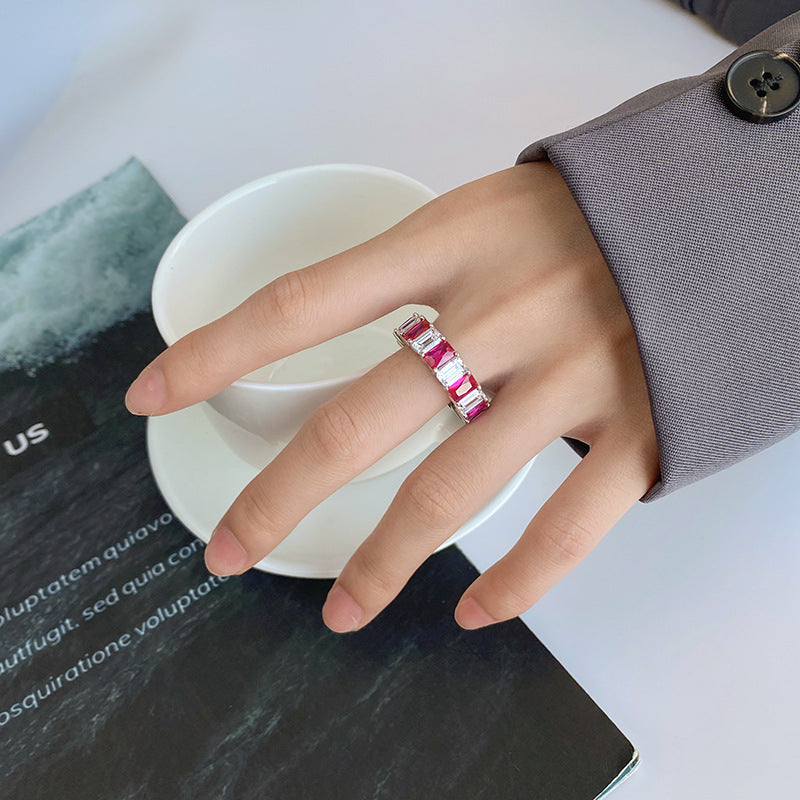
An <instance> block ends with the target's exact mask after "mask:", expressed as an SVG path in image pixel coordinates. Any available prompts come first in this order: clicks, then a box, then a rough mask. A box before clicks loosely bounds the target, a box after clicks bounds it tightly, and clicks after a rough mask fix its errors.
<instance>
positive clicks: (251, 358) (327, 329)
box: [125, 234, 434, 415]
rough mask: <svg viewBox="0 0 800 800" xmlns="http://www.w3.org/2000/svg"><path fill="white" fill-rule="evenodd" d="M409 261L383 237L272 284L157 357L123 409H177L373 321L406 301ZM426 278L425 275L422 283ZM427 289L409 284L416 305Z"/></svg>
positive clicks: (142, 411) (154, 412)
mask: <svg viewBox="0 0 800 800" xmlns="http://www.w3.org/2000/svg"><path fill="white" fill-rule="evenodd" d="M410 260H411V259H409V258H408V257H406V258H405V260H403V259H401V256H400V254H399V253H398V252H397V250H396V248H393V247H392V246H390V245H389V243H387V241H386V237H385V234H383V235H381V236H379V237H376V238H375V239H370V240H369V241H368V242H365V243H363V244H361V245H358V246H356V247H354V248H351V249H350V250H346V251H344V252H343V253H339V254H338V255H335V256H332V257H331V258H328V259H325V260H324V261H320V262H317V263H316V264H312V265H310V266H308V267H304V268H302V269H298V270H294V271H292V272H288V273H286V274H284V275H282V276H280V277H279V278H276V279H275V280H274V281H271V282H270V283H268V284H267V285H266V286H264V287H263V288H262V289H259V290H258V291H257V292H255V293H254V294H252V295H250V297H248V298H247V299H246V300H245V301H244V302H242V303H241V304H240V305H238V306H237V307H236V308H234V309H233V310H231V311H229V312H228V313H227V314H224V315H223V316H222V317H220V318H219V319H217V320H215V321H214V322H210V323H208V324H207V325H204V326H202V327H201V328H198V329H197V330H194V331H192V332H191V333H188V334H186V336H184V337H182V338H181V339H179V340H178V341H177V342H175V343H174V344H173V345H171V346H170V347H168V348H167V349H166V350H165V351H164V352H163V353H161V354H160V355H159V356H157V357H156V358H155V359H154V360H153V361H152V362H151V363H150V364H148V365H147V367H145V368H144V370H142V372H141V373H140V374H139V376H138V377H137V378H136V380H135V381H134V382H133V383H132V384H131V386H130V388H129V389H128V392H127V394H126V396H125V405H126V406H127V407H128V410H129V411H132V412H133V413H135V414H148V415H157V414H167V413H170V412H172V411H177V410H179V409H181V408H185V407H186V406H189V405H192V404H193V403H197V402H199V401H200V400H205V399H206V398H208V397H212V396H213V395H215V394H217V393H218V392H220V391H221V390H222V389H224V388H225V387H226V386H228V385H229V384H230V383H232V382H233V381H235V380H237V379H238V378H241V377H242V376H243V375H247V374H248V373H249V372H252V371H253V370H255V369H258V368H259V367H262V366H264V365H266V364H270V363H272V362H273V361H277V360H278V359H281V358H284V357H286V356H288V355H291V354H292V353H296V352H297V351H299V350H304V349H306V348H308V347H312V346H314V345H316V344H319V343H321V342H324V341H326V340H328V339H331V338H333V337H334V336H338V335H339V334H342V333H346V332H347V331H351V330H354V329H355V328H358V327H360V326H362V325H365V324H366V323H368V322H371V321H372V320H375V319H378V318H379V317H381V316H383V315H384V314H387V313H388V312H390V311H392V310H394V309H395V308H397V307H398V306H400V305H403V304H404V303H405V302H407V300H406V299H405V297H404V295H406V294H407V293H408V292H407V287H408V285H409V283H410V280H411V273H412V271H413V270H412V269H409V267H410V266H411V264H409V261H410ZM401 262H402V263H401ZM433 273H434V271H433V270H429V271H427V278H428V284H429V285H430V281H431V279H432V277H433ZM420 284H421V285H420ZM429 285H428V286H426V285H425V279H424V278H423V280H421V281H416V280H415V285H414V295H415V297H414V300H415V302H422V303H425V302H426V301H425V295H426V293H427V292H428V291H429Z"/></svg>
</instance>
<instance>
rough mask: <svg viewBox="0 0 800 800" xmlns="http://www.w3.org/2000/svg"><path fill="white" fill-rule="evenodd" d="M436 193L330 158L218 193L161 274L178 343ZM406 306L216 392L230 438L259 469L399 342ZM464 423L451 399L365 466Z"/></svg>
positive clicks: (211, 409) (392, 462) (390, 460)
mask: <svg viewBox="0 0 800 800" xmlns="http://www.w3.org/2000/svg"><path fill="white" fill-rule="evenodd" d="M434 197H435V194H434V193H433V192H432V191H431V190H430V189H428V188H426V187H425V186H423V185H422V184H421V183H418V182H417V181H415V180H412V179H411V178H407V177H406V176H404V175H401V174H399V173H397V172H392V171H390V170H386V169H381V168H378V167H369V166H361V165H350V164H323V165H319V166H311V167H301V168H299V169H291V170H287V171H285V172H278V173H276V174H274V175H268V176H266V177H264V178H261V179H259V180H256V181H253V182H252V183H248V184H247V185H246V186H242V187H241V188H239V189H235V190H234V191H232V192H230V193H229V194H227V195H225V196H224V197H223V198H221V199H220V200H217V201H216V202H215V203H213V204H212V205H210V206H209V207H208V208H206V209H205V210H204V211H202V212H201V213H200V214H198V215H197V216H196V217H195V218H194V219H192V220H191V221H190V222H189V223H187V225H186V226H185V227H184V228H183V229H182V230H181V231H180V233H178V235H177V236H176V237H175V239H174V240H173V242H172V243H171V244H170V246H169V247H168V248H167V250H166V252H165V253H164V255H163V256H162V258H161V261H160V263H159V265H158V268H157V270H156V274H155V278H154V280H153V292H152V304H153V315H154V317H155V321H156V324H157V326H158V329H159V331H160V333H161V336H162V337H163V338H164V341H165V342H166V343H167V345H171V344H173V343H174V342H176V341H177V340H178V339H180V338H181V337H182V336H184V335H185V334H187V333H189V332H190V331H192V330H194V329H195V328H198V327H200V326H202V325H205V324H206V323H208V322H211V321H212V320H214V319H217V318H218V317H220V316H222V315H223V314H225V313H226V312H228V311H229V310H231V309H232V308H234V307H235V306H237V305H239V303H241V302H242V301H243V300H244V299H245V298H247V297H248V296H249V295H251V294H252V293H253V292H255V291H256V290H257V289H260V288H261V287H262V286H264V285H265V284H267V283H269V282H270V281H272V280H273V279H275V278H277V277H278V276H280V275H282V274H283V273H286V272H289V271H291V270H294V269H298V268H300V267H304V266H307V265H309V264H313V263H315V262H317V261H321V260H322V259H325V258H328V257H329V256H332V255H334V254H335V253H339V252H341V251H343V250H346V249H348V248H350V247H353V246H355V245H357V244H360V243H361V242H364V241H366V240H367V239H370V238H372V237H373V236H375V235H377V234H378V233H381V232H382V231H384V230H386V229H387V228H390V227H391V226H392V225H394V224H395V223H397V222H399V221H400V220H401V219H403V218H404V217H406V216H408V214H410V213H411V212H412V211H414V210H415V209H417V208H419V207H420V206H422V205H424V204H425V203H427V202H428V201H429V200H431V199H432V198H434ZM414 311H418V312H419V313H423V314H426V315H428V316H429V317H430V316H431V314H433V315H434V316H435V312H432V310H431V309H429V308H427V307H426V306H404V307H402V308H399V309H397V310H396V311H394V312H392V313H390V314H387V315H386V316H384V317H382V318H380V319H378V320H376V321H374V322H371V323H369V324H368V325H365V326H363V327H361V328H358V329H356V330H354V331H351V332H349V333H345V334H342V335H341V336H337V337H335V338H333V339H331V340H329V341H327V342H323V343H322V344H319V345H316V346H314V347H310V348H308V349H307V350H304V351H301V352H300V353H297V354H294V355H291V356H289V357H287V358H285V359H281V360H280V361H277V362H275V363H273V364H269V365H266V366H264V367H262V368H260V369H258V370H256V371H255V372H252V373H250V374H249V375H247V376H245V377H243V378H240V379H239V380H237V381H235V382H234V383H233V384H231V385H230V386H229V387H227V388H226V389H223V390H222V391H221V392H220V393H219V394H217V395H216V396H214V397H212V398H210V399H209V400H208V401H207V402H206V403H205V404H204V407H205V410H206V412H207V414H208V417H209V420H210V421H211V423H212V424H213V426H214V428H215V429H216V431H217V432H218V433H219V434H220V436H221V437H222V438H223V439H224V440H225V442H226V443H227V444H228V445H229V446H230V447H231V448H232V449H233V450H234V451H235V452H236V453H237V454H238V455H239V456H240V457H241V458H243V459H244V460H246V461H247V462H248V463H250V464H252V465H253V466H255V467H257V468H258V469H261V468H263V467H264V466H266V464H267V463H269V462H270V461H271V460H272V459H273V458H274V457H275V455H276V454H277V453H278V452H279V450H280V449H281V448H282V447H283V446H285V444H286V443H287V442H288V441H289V440H290V439H291V438H292V436H294V434H295V433H296V432H297V431H298V430H299V428H300V427H301V426H302V424H303V422H304V421H305V420H306V418H307V417H308V416H309V414H310V413H311V412H312V411H313V410H314V409H315V408H317V407H318V406H319V405H320V404H322V403H323V402H325V401H326V400H328V399H330V398H331V397H333V396H334V395H335V394H336V393H337V392H339V391H340V390H341V389H343V388H344V387H345V386H347V385H348V384H350V383H352V382H353V381H354V380H356V379H357V378H358V377H359V376H361V375H363V374H364V373H365V372H367V371H368V370H369V369H370V368H371V367H372V366H374V365H375V364H377V363H378V362H379V361H381V360H383V359H384V358H386V357H387V356H389V355H391V354H392V353H393V352H395V351H396V350H397V348H398V345H397V343H396V340H395V339H394V336H393V334H392V331H393V329H394V328H395V327H397V325H399V324H400V323H401V322H403V321H404V320H405V319H407V318H408V317H409V316H410V315H411V314H412V313H413V312H414ZM458 427H459V423H458V420H457V419H456V416H455V414H453V412H452V411H451V410H450V409H448V408H446V407H445V408H444V409H443V410H442V411H441V412H440V413H439V414H437V415H436V416H435V417H434V418H433V419H432V420H430V421H429V422H428V423H427V424H426V425H424V426H423V427H422V428H421V429H420V430H419V431H418V432H417V433H416V434H414V435H413V436H411V437H409V438H408V439H407V440H406V441H405V442H403V443H402V444H400V445H399V446H398V447H396V448H395V449H394V450H393V451H392V452H391V453H389V454H387V455H385V456H384V457H383V458H382V459H380V461H378V462H377V463H376V464H374V465H373V466H372V467H370V468H369V469H367V470H365V471H364V472H363V473H361V475H360V476H359V479H362V480H363V479H366V478H370V477H374V476H375V475H379V474H381V473H383V472H386V471H388V470H390V469H394V468H395V467H397V466H399V465H400V464H402V463H404V462H405V461H407V460H409V459H410V458H413V457H414V456H415V455H417V454H419V453H420V452H421V451H422V450H424V449H426V448H427V447H429V446H431V445H432V444H435V443H438V442H440V441H442V440H443V439H444V438H446V437H447V436H448V435H449V434H450V433H452V432H453V431H454V430H455V429H456V428H458Z"/></svg>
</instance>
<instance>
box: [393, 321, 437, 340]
mask: <svg viewBox="0 0 800 800" xmlns="http://www.w3.org/2000/svg"><path fill="white" fill-rule="evenodd" d="M409 323H411V325H410V327H406V326H407V325H409ZM430 326H431V324H430V322H428V320H426V319H418V320H416V322H415V321H414V317H411V318H410V319H408V320H406V321H405V322H404V323H403V324H402V325H401V326H400V328H399V331H400V335H401V336H402V337H403V338H404V339H405V340H406V341H408V342H410V341H412V340H413V339H416V338H417V336H419V334H421V333H422V331H426V330H428V328H430Z"/></svg>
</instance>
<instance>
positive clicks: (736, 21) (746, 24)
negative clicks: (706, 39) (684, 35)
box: [673, 0, 800, 44]
mask: <svg viewBox="0 0 800 800" xmlns="http://www.w3.org/2000/svg"><path fill="white" fill-rule="evenodd" d="M673 2H675V3H678V5H680V6H683V8H685V9H687V11H691V12H692V13H693V14H697V15H699V16H701V17H703V18H705V19H706V20H708V22H709V23H710V24H711V25H713V26H714V28H716V30H718V31H719V32H720V33H721V34H722V35H723V36H725V37H727V38H728V39H730V40H731V41H732V42H736V43H737V44H741V43H742V42H746V41H747V40H748V39H750V38H752V37H753V36H755V35H756V34H757V33H758V32H759V31H763V30H764V28H768V27H769V26H770V25H774V24H775V23H776V22H779V21H780V20H782V19H784V18H785V17H788V16H789V14H793V13H794V12H795V11H800V2H798V0H673Z"/></svg>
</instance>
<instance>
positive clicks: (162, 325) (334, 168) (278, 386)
mask: <svg viewBox="0 0 800 800" xmlns="http://www.w3.org/2000/svg"><path fill="white" fill-rule="evenodd" d="M345 171H346V172H354V173H358V172H361V173H368V174H371V175H381V176H383V177H386V178H392V179H394V180H396V181H398V182H399V183H402V184H405V185H406V186H409V187H412V188H415V189H421V190H423V192H424V193H426V194H428V195H429V201H430V200H433V199H434V198H435V197H436V196H437V195H436V193H435V192H434V191H433V190H432V189H431V188H429V187H428V186H426V185H425V184H424V183H422V182H421V181H418V180H416V179H415V178H410V177H409V176H408V175H404V174H403V173H402V172H397V171H396V170H392V169H388V168H386V167H375V166H371V165H369V164H348V163H331V164H310V165H307V166H303V167H292V168H290V169H284V170H280V171H279V172H272V173H270V174H268V175H264V176H262V177H261V178H256V179H255V180H252V181H249V182H248V183H245V184H243V185H242V186H239V187H237V188H235V189H232V190H231V191H229V192H227V193H226V194H224V195H223V196H222V197H220V198H218V199H217V200H214V201H212V202H211V203H209V205H207V206H206V207H205V208H203V209H202V210H201V211H200V212H198V213H197V214H195V216H193V217H192V218H191V219H190V220H189V221H188V222H187V223H186V224H185V225H184V226H183V227H182V228H181V229H180V231H178V233H177V234H176V236H175V238H174V239H173V240H172V241H171V242H170V244H169V246H168V247H167V249H166V250H165V251H164V253H163V254H162V256H161V258H160V259H159V262H158V266H157V267H156V271H155V273H154V275H153V284H152V288H151V291H150V306H151V308H152V312H153V318H154V320H155V323H156V327H157V328H158V332H159V333H160V334H161V338H162V339H163V340H164V341H165V342H166V343H167V346H168V347H169V346H171V345H173V344H174V343H175V342H176V341H177V340H178V338H180V337H178V336H177V335H176V334H175V329H174V328H173V327H172V326H171V325H170V323H169V321H168V320H167V318H166V315H165V312H164V307H163V303H162V302H158V301H157V299H156V297H157V292H158V291H159V290H160V288H161V286H162V285H163V284H164V282H165V281H166V277H165V276H166V275H167V273H168V271H169V270H168V265H169V263H170V261H172V259H173V258H174V257H175V253H176V251H177V250H179V249H180V248H181V247H182V246H183V244H184V243H185V242H186V240H187V239H188V238H189V237H190V236H191V235H192V234H193V233H194V231H195V230H196V229H197V228H199V227H200V226H201V225H203V224H204V223H205V222H206V221H208V220H209V219H210V218H211V217H213V216H214V215H215V214H218V213H219V212H220V211H222V210H223V209H224V208H227V207H228V206H229V205H231V204H232V203H234V202H236V201H238V200H240V199H241V198H243V197H246V196H247V195H249V194H251V193H252V192H255V191H258V190H260V189H262V188H264V187H265V186H269V185H270V184H273V183H277V182H278V181H280V180H285V179H286V178H289V177H293V176H295V175H300V174H303V173H308V172H345ZM370 369H371V367H367V368H366V369H361V370H357V371H356V372H352V373H349V374H347V375H339V376H336V377H333V378H323V379H320V380H315V381H304V382H302V383H271V382H269V381H254V380H250V379H248V378H245V377H242V378H237V379H236V380H235V381H233V382H232V383H231V384H229V385H230V386H237V387H240V388H242V389H245V388H246V389H255V390H267V389H269V390H270V391H276V390H277V391H293V390H297V389H300V388H303V389H317V388H330V387H335V386H337V385H340V384H341V385H342V386H345V385H347V384H348V383H351V382H352V381H353V380H355V379H356V378H360V377H361V376H362V375H365V374H366V373H367V372H369V370H370Z"/></svg>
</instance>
